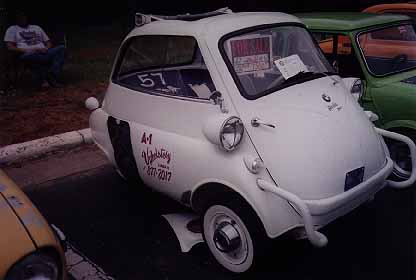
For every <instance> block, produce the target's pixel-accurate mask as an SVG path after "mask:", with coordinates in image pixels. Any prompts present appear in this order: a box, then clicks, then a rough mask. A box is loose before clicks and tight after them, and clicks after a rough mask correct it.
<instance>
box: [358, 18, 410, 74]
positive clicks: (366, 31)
mask: <svg viewBox="0 0 416 280" xmlns="http://www.w3.org/2000/svg"><path fill="white" fill-rule="evenodd" d="M409 24H410V25H413V28H414V30H415V33H416V23H415V22H414V21H413V20H404V21H399V22H394V23H390V24H388V25H383V26H376V27H372V28H368V29H365V30H362V31H359V32H357V33H356V34H355V36H354V37H355V38H354V39H355V40H354V41H355V44H356V45H357V47H358V49H359V50H360V51H359V54H360V56H361V60H362V61H363V63H364V65H365V68H366V69H367V72H368V73H369V74H370V75H371V76H373V77H375V78H383V77H388V76H393V75H395V74H399V73H403V72H407V71H411V70H415V69H416V66H415V67H410V68H407V69H402V70H398V71H393V72H389V73H386V74H382V75H377V74H374V73H373V72H372V71H371V69H370V67H369V66H368V64H367V60H366V58H365V54H364V51H363V49H362V48H361V45H360V41H359V38H358V37H359V36H360V35H362V34H365V33H370V32H374V31H377V30H382V29H386V28H391V27H395V26H402V25H409Z"/></svg>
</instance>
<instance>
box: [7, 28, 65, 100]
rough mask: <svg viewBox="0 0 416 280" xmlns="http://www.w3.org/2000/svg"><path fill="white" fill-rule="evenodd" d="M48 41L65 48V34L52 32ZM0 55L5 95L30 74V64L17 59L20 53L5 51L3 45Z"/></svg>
mask: <svg viewBox="0 0 416 280" xmlns="http://www.w3.org/2000/svg"><path fill="white" fill-rule="evenodd" d="M50 39H51V42H52V44H53V45H54V46H59V45H63V46H65V48H66V43H67V41H66V34H65V32H62V31H57V32H53V33H51V35H50ZM0 53H4V55H2V57H3V60H4V61H1V62H2V65H3V67H2V68H3V69H1V70H2V72H3V77H2V80H3V83H4V86H3V89H2V91H3V92H4V93H6V94H7V93H8V92H9V91H10V90H13V89H16V88H17V84H18V82H19V81H21V80H22V77H23V76H24V74H25V73H26V72H30V71H29V70H30V64H29V63H28V62H24V61H22V60H20V59H19V55H20V53H17V52H15V51H10V50H7V48H6V46H5V44H4V43H3V44H2V47H1V48H0Z"/></svg>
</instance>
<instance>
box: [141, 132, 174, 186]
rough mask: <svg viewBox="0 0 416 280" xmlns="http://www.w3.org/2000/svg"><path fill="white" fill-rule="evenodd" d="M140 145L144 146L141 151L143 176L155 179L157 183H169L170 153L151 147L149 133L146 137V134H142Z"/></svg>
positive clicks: (170, 173)
mask: <svg viewBox="0 0 416 280" xmlns="http://www.w3.org/2000/svg"><path fill="white" fill-rule="evenodd" d="M141 144H144V145H145V149H143V150H142V159H143V160H144V163H145V165H144V167H143V171H144V172H145V174H147V176H150V177H153V178H157V179H158V180H159V181H164V182H170V179H171V177H172V170H171V160H172V153H171V152H169V151H168V150H166V149H164V148H157V147H152V134H151V133H150V134H148V135H146V132H144V133H143V135H142V140H141Z"/></svg>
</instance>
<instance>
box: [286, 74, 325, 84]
mask: <svg viewBox="0 0 416 280" xmlns="http://www.w3.org/2000/svg"><path fill="white" fill-rule="evenodd" d="M320 74H322V73H319V72H310V71H307V72H305V71H300V72H299V73H297V74H296V75H294V76H292V77H290V78H288V79H287V80H285V81H284V82H283V84H286V83H293V82H295V81H297V80H301V81H303V79H306V78H307V77H311V78H313V77H315V76H316V75H320ZM323 75H325V74H323Z"/></svg>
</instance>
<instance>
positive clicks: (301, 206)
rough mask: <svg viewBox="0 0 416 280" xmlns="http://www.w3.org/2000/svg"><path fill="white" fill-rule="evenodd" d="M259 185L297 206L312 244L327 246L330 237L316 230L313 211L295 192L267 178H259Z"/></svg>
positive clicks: (262, 188)
mask: <svg viewBox="0 0 416 280" xmlns="http://www.w3.org/2000/svg"><path fill="white" fill-rule="evenodd" d="M257 185H258V186H259V188H260V189H261V190H263V191H268V192H271V193H273V194H275V195H277V196H279V197H281V198H283V199H285V200H288V201H290V202H291V203H293V204H294V205H295V206H296V209H297V210H298V211H300V215H301V216H302V219H303V223H304V226H305V230H306V236H307V237H308V239H309V241H310V242H311V243H312V245H314V246H316V247H325V246H326V245H327V244H328V238H327V237H326V236H325V235H324V234H322V233H320V232H319V231H317V230H315V227H314V225H313V222H312V216H311V213H310V211H309V208H308V206H307V205H306V203H305V201H303V200H302V199H301V198H299V197H298V196H296V195H295V194H293V193H291V192H288V191H286V190H284V189H282V188H279V187H277V186H276V185H273V184H271V183H269V182H267V181H265V180H262V179H257Z"/></svg>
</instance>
